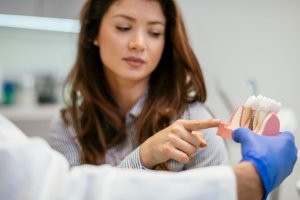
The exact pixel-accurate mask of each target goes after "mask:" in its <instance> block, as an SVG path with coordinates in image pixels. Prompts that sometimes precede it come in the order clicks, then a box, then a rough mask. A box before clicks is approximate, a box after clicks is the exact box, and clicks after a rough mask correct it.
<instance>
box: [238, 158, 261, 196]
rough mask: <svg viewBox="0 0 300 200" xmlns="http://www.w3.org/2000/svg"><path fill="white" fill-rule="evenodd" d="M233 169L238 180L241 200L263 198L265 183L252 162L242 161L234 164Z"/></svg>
mask: <svg viewBox="0 0 300 200" xmlns="http://www.w3.org/2000/svg"><path fill="white" fill-rule="evenodd" d="M233 171H234V173H235V176H236V180H237V192H238V199H239V200H249V199H251V200H256V199H259V200H260V199H262V198H263V195H264V188H263V184H262V181H261V178H260V176H259V175H258V173H257V171H256V169H255V167H254V165H253V164H252V163H250V162H241V163H239V164H237V165H235V166H233Z"/></svg>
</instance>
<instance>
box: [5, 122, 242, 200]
mask: <svg viewBox="0 0 300 200" xmlns="http://www.w3.org/2000/svg"><path fill="white" fill-rule="evenodd" d="M6 122H8V121H5V119H4V118H2V117H1V116H0V177H1V178H0V199H10V200H19V199H22V200H23V199H33V200H35V199H37V200H48V199H49V200H56V199H62V200H68V199H70V200H77V199H78V200H79V199H82V200H85V199H89V200H90V199H91V200H92V199H101V200H106V199H108V200H116V199H130V200H135V199H136V200H141V199H149V200H150V199H151V200H152V199H163V200H168V199H172V200H176V199H178V200H182V199H189V200H193V199H202V200H206V199H207V200H208V199H209V200H211V199H215V200H218V199H224V200H229V199H230V200H231V199H232V200H235V199H237V194H236V181H235V176H234V173H233V171H232V169H231V168H230V167H229V166H218V167H210V168H202V169H194V170H189V171H185V172H179V173H174V172H152V171H144V170H134V169H120V168H114V167H111V166H108V165H102V166H89V165H83V166H78V167H73V168H72V169H70V167H69V164H68V161H67V160H66V159H65V158H64V157H63V156H62V155H61V154H59V153H58V152H56V151H54V150H52V149H51V148H50V147H49V145H48V144H47V143H46V142H45V141H44V140H42V139H40V138H31V139H29V138H26V137H25V136H24V135H23V134H22V133H21V132H20V131H19V130H18V129H17V128H15V127H14V126H13V125H12V124H11V123H9V122H8V123H6Z"/></svg>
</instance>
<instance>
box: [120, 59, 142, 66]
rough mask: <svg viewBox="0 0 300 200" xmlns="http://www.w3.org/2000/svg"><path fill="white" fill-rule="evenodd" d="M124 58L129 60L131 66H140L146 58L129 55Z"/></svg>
mask: <svg viewBox="0 0 300 200" xmlns="http://www.w3.org/2000/svg"><path fill="white" fill-rule="evenodd" d="M123 60H125V61H126V62H127V64H129V65H130V66H133V67H140V66H142V65H143V64H144V63H145V61H144V60H142V59H140V58H136V57H127V58H124V59H123Z"/></svg>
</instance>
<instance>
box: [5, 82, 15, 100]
mask: <svg viewBox="0 0 300 200" xmlns="http://www.w3.org/2000/svg"><path fill="white" fill-rule="evenodd" d="M15 93H16V84H15V83H14V82H13V81H4V82H3V97H2V98H3V100H2V104H4V105H11V104H14V103H15V96H16V94H15Z"/></svg>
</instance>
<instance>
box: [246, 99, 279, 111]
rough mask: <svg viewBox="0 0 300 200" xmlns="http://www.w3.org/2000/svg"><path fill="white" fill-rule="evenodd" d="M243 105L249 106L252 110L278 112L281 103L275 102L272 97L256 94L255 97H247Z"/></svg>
mask: <svg viewBox="0 0 300 200" xmlns="http://www.w3.org/2000/svg"><path fill="white" fill-rule="evenodd" d="M244 107H246V108H251V109H252V110H255V111H256V110H262V111H265V112H269V111H271V112H274V113H278V111H279V110H280V108H281V103H279V102H276V101H275V100H273V99H270V98H267V97H263V96H262V95H258V96H257V97H255V96H251V97H249V98H248V100H247V101H246V103H245V104H244Z"/></svg>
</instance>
